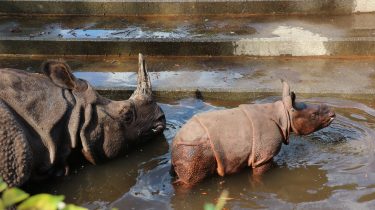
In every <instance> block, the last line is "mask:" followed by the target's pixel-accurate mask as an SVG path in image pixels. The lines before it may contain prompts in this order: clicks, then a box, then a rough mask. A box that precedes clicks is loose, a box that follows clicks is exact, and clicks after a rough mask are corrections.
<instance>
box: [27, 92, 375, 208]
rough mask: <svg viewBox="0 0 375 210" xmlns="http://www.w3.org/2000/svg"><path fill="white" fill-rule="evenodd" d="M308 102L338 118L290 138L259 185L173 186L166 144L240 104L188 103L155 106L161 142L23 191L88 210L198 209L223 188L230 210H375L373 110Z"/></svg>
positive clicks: (246, 178)
mask: <svg viewBox="0 0 375 210" xmlns="http://www.w3.org/2000/svg"><path fill="white" fill-rule="evenodd" d="M276 99H277V97H268V98H263V99H262V100H257V101H253V102H255V103H264V102H271V101H275V100H276ZM306 100H308V101H310V102H312V103H319V102H324V103H327V104H329V105H330V106H333V107H335V110H336V113H337V119H336V120H335V121H334V123H332V125H331V126H330V127H328V128H325V129H323V130H321V131H319V132H316V133H314V134H312V135H309V136H305V137H300V136H294V135H293V136H292V137H291V141H290V144H289V145H287V146H286V145H283V147H282V149H281V152H280V153H279V155H278V156H277V157H276V158H275V162H276V166H275V167H274V168H273V169H271V171H269V172H268V173H266V175H265V176H264V177H263V178H262V180H260V181H259V180H253V179H252V177H251V171H250V170H244V171H243V172H242V173H239V174H236V175H233V176H227V177H225V178H221V177H213V178H211V179H208V180H206V181H204V182H203V183H201V184H199V185H198V186H197V187H195V188H193V189H192V190H191V191H181V190H179V189H175V188H174V187H173V185H172V184H171V182H172V181H173V177H172V176H171V175H170V173H169V172H170V150H169V144H171V141H172V139H173V137H174V135H175V134H176V132H177V131H178V129H179V128H180V127H181V126H182V125H183V124H184V122H186V121H187V120H188V119H189V118H190V117H191V116H192V115H194V114H195V113H199V112H204V111H210V110H216V109H221V108H224V107H232V106H236V105H238V104H239V103H243V101H242V102H233V103H228V102H226V103H222V102H217V101H211V102H203V101H201V100H197V99H192V98H189V99H184V100H180V101H175V102H165V103H162V104H161V106H162V108H163V110H164V111H165V113H166V116H167V119H168V120H167V123H168V127H167V129H166V131H165V132H164V137H161V138H158V139H155V140H154V141H152V142H150V143H149V144H147V145H145V146H143V147H141V148H138V149H137V150H135V151H134V152H132V153H131V154H129V155H127V156H126V157H123V158H120V159H117V160H114V161H112V162H110V163H107V164H103V165H98V166H91V165H87V164H82V165H79V166H76V167H75V169H74V170H73V173H72V175H70V176H68V177H65V178H62V179H61V180H51V181H49V182H47V183H45V184H44V185H37V186H29V187H28V188H29V189H30V190H31V191H32V192H33V193H37V192H50V193H55V194H64V195H65V196H66V198H67V201H68V202H73V203H77V204H81V205H84V206H86V207H89V208H90V209H107V208H110V207H117V208H119V209H202V208H203V205H204V203H205V202H215V201H216V200H217V198H218V196H219V195H220V193H221V192H222V191H223V190H224V189H226V190H228V191H229V193H230V195H229V198H228V200H227V204H226V207H227V208H228V209H253V208H270V209H292V208H295V209H321V208H324V209H327V208H329V209H342V208H345V209H371V208H372V209H373V208H374V207H375V158H374V149H375V145H374V140H375V103H374V102H373V101H371V100H364V101H361V102H359V101H350V100H342V99H332V98H308V99H306ZM245 102H246V101H245Z"/></svg>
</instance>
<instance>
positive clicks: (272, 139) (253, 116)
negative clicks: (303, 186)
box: [172, 82, 335, 186]
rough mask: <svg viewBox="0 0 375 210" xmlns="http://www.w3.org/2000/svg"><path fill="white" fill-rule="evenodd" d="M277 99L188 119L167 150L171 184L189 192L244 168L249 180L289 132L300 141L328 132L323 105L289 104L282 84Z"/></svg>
mask: <svg viewBox="0 0 375 210" xmlns="http://www.w3.org/2000/svg"><path fill="white" fill-rule="evenodd" d="M283 85H284V90H283V99H282V100H280V101H276V102H275V103H268V104H242V105H240V106H239V107H237V108H233V109H227V110H219V111H212V112H207V113H202V114H198V115H195V116H193V118H192V119H191V120H189V121H188V122H187V123H186V124H185V125H184V126H183V127H182V128H181V129H180V131H179V132H178V133H177V135H176V137H175V139H174V140H173V144H172V166H173V169H174V171H175V172H176V174H177V176H178V179H177V181H176V182H177V183H179V184H183V185H187V186H189V185H190V186H191V185H194V184H196V183H198V182H200V181H201V180H203V179H204V178H206V177H208V176H210V175H212V174H215V173H217V174H219V175H220V176H224V175H226V174H233V173H236V172H239V171H240V170H242V169H243V168H245V167H247V166H249V167H252V168H253V174H254V175H261V174H262V173H264V172H265V171H267V170H268V169H269V168H270V166H271V163H272V158H273V157H274V156H276V155H277V154H278V152H279V151H280V148H281V145H282V143H284V144H288V139H289V134H290V132H295V133H296V134H300V135H306V134H309V133H312V132H314V131H316V130H319V129H321V128H324V127H326V126H328V125H329V124H330V123H331V122H332V121H333V119H334V117H335V114H334V112H333V111H332V110H330V109H329V108H328V107H327V106H325V105H306V104H305V103H297V102H295V95H294V93H293V92H292V93H290V91H289V85H288V84H287V83H286V82H283Z"/></svg>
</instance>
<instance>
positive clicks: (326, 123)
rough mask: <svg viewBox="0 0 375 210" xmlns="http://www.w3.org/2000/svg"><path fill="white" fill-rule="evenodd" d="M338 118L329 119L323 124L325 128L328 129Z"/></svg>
mask: <svg viewBox="0 0 375 210" xmlns="http://www.w3.org/2000/svg"><path fill="white" fill-rule="evenodd" d="M335 118H336V116H331V117H329V118H328V120H327V121H326V122H325V123H324V124H323V128H325V127H328V126H329V125H330V124H331V123H332V122H333V121H334V120H335Z"/></svg>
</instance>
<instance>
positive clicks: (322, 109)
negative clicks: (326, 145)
mask: <svg viewBox="0 0 375 210" xmlns="http://www.w3.org/2000/svg"><path fill="white" fill-rule="evenodd" d="M282 83H283V96H282V97H283V99H282V100H283V103H284V105H285V107H286V109H287V110H288V113H289V118H290V121H291V126H290V127H291V129H292V131H293V132H294V133H296V134H297V135H307V134H310V133H313V132H315V131H317V130H320V129H322V128H325V127H327V126H329V125H330V124H331V123H332V121H333V120H334V119H335V112H334V111H333V110H332V109H330V108H329V107H328V106H327V105H325V104H306V103H304V102H296V94H295V93H294V92H290V87H289V85H288V83H286V82H285V81H282Z"/></svg>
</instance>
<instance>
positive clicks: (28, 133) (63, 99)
mask: <svg viewBox="0 0 375 210" xmlns="http://www.w3.org/2000/svg"><path fill="white" fill-rule="evenodd" d="M0 75H1V77H0V176H1V177H3V178H4V180H5V181H6V182H7V183H8V184H9V185H10V186H20V185H22V184H24V183H25V182H26V181H28V180H29V179H39V178H45V177H48V176H51V175H55V174H58V173H66V172H67V158H68V157H69V156H70V155H71V153H72V150H80V151H81V152H82V154H83V155H84V157H85V158H86V159H87V160H88V161H90V162H91V163H93V164H96V163H98V162H102V161H105V160H108V159H112V158H115V157H117V156H120V155H122V154H124V153H126V152H127V151H128V150H129V149H130V148H131V146H132V145H134V144H136V143H137V142H139V141H140V140H144V139H148V138H150V137H152V136H155V135H158V134H160V133H162V131H163V130H164V128H165V116H164V113H163V111H162V110H161V109H160V107H159V106H158V105H157V104H156V102H155V101H154V100H153V99H152V95H151V91H152V90H151V83H150V79H149V76H148V72H147V69H146V64H145V61H144V60H143V57H142V55H140V56H139V71H138V86H137V89H136V90H135V92H134V93H133V95H132V96H131V97H130V99H129V100H125V101H112V100H109V99H107V98H104V97H102V96H100V95H99V94H98V93H97V92H96V91H95V90H94V89H93V87H92V86H91V85H90V84H89V83H88V82H87V81H84V80H81V79H77V78H75V77H74V75H73V74H72V73H71V71H70V68H69V66H68V65H67V64H66V63H64V62H61V61H47V62H45V63H44V64H43V66H42V73H40V74H39V73H28V72H25V71H21V70H15V69H0Z"/></svg>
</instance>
